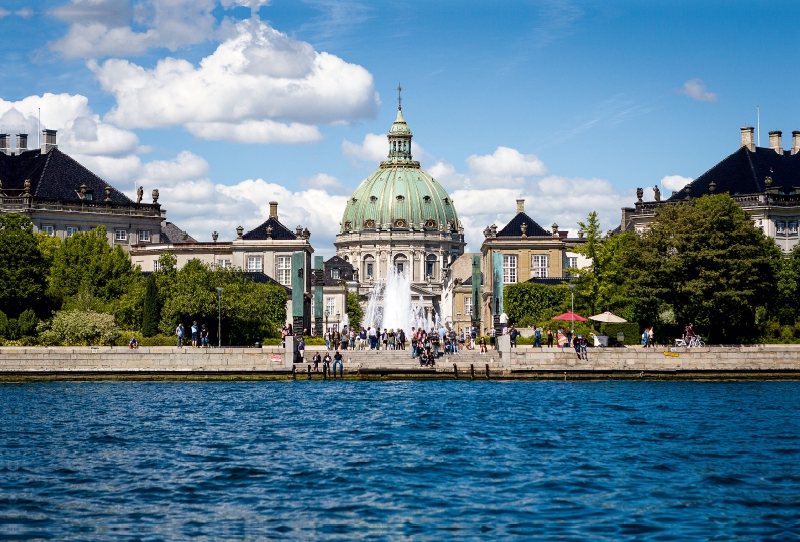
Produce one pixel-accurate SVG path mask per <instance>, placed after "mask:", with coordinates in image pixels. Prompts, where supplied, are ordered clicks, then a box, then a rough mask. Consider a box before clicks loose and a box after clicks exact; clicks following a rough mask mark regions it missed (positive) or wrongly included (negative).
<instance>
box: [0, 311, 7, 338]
mask: <svg viewBox="0 0 800 542" xmlns="http://www.w3.org/2000/svg"><path fill="white" fill-rule="evenodd" d="M6 337H8V316H6V313H4V312H3V311H0V339H5V338H6Z"/></svg>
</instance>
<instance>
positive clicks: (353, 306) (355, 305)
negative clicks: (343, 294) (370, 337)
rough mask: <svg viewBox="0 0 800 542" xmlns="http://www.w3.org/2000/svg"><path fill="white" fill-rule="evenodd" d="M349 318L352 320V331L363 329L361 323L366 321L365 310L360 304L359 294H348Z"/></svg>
mask: <svg viewBox="0 0 800 542" xmlns="http://www.w3.org/2000/svg"><path fill="white" fill-rule="evenodd" d="M346 305H347V318H348V319H349V320H350V329H355V330H359V329H361V321H362V320H363V319H364V310H363V309H362V308H361V304H360V303H359V302H358V294H356V293H352V292H347V301H346Z"/></svg>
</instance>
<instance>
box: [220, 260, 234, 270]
mask: <svg viewBox="0 0 800 542" xmlns="http://www.w3.org/2000/svg"><path fill="white" fill-rule="evenodd" d="M230 266H231V261H230V260H217V267H220V268H222V269H226V268H228V267H230Z"/></svg>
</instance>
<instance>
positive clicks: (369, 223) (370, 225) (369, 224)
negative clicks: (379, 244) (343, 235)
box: [364, 218, 375, 229]
mask: <svg viewBox="0 0 800 542" xmlns="http://www.w3.org/2000/svg"><path fill="white" fill-rule="evenodd" d="M364 227H365V228H370V229H372V228H374V227H375V221H374V220H372V219H371V218H370V219H368V220H367V221H366V222H364Z"/></svg>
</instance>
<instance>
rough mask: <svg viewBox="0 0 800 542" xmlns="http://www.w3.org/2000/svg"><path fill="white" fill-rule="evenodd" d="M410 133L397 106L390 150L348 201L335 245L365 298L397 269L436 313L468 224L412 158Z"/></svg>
mask: <svg viewBox="0 0 800 542" xmlns="http://www.w3.org/2000/svg"><path fill="white" fill-rule="evenodd" d="M411 138H412V134H411V130H410V128H409V127H408V124H407V123H406V121H405V119H404V117H403V110H402V107H401V106H400V105H398V108H397V117H396V119H395V121H394V123H393V124H392V127H391V129H390V130H389V134H388V140H389V155H388V157H387V159H386V160H384V161H383V162H381V163H380V168H379V169H378V170H377V171H376V172H375V173H373V174H372V175H370V176H369V177H367V178H366V179H364V181H362V183H361V184H360V185H359V186H358V188H356V190H355V192H353V194H352V196H351V197H350V199H349V200H348V202H347V206H346V207H345V211H344V215H343V216H342V222H341V224H340V232H339V234H338V235H337V236H336V242H335V243H334V244H335V246H336V254H337V256H339V257H340V258H341V259H342V260H344V261H346V262H348V263H350V264H351V265H352V266H353V268H354V271H355V276H354V278H355V282H357V283H358V293H359V294H360V295H361V296H362V297H364V296H366V295H367V294H368V293H369V292H370V291H371V290H372V287H373V286H374V285H375V284H376V283H378V282H380V281H381V280H382V279H385V278H386V276H387V274H388V273H389V270H390V269H394V270H395V271H397V272H399V273H407V274H408V276H409V277H410V279H411V294H412V297H413V298H414V299H415V300H416V299H418V298H419V297H420V296H421V297H422V298H423V302H424V304H425V308H426V309H435V310H437V312H438V311H439V299H440V298H441V295H442V290H443V282H444V279H445V275H446V272H447V269H448V268H449V266H450V265H451V264H452V263H453V262H454V261H455V260H456V259H457V258H458V257H459V256H460V255H461V254H463V253H464V245H465V242H464V228H463V227H462V225H461V223H460V221H459V220H458V215H457V213H456V208H455V205H454V203H453V201H452V199H451V198H450V196H449V195H448V194H447V192H446V191H445V189H444V188H443V187H442V185H441V184H439V182H438V181H437V180H436V179H434V178H433V177H431V176H430V175H428V174H427V173H426V172H425V171H423V170H422V169H421V168H420V165H419V162H417V161H415V160H413V158H412V155H411Z"/></svg>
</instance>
